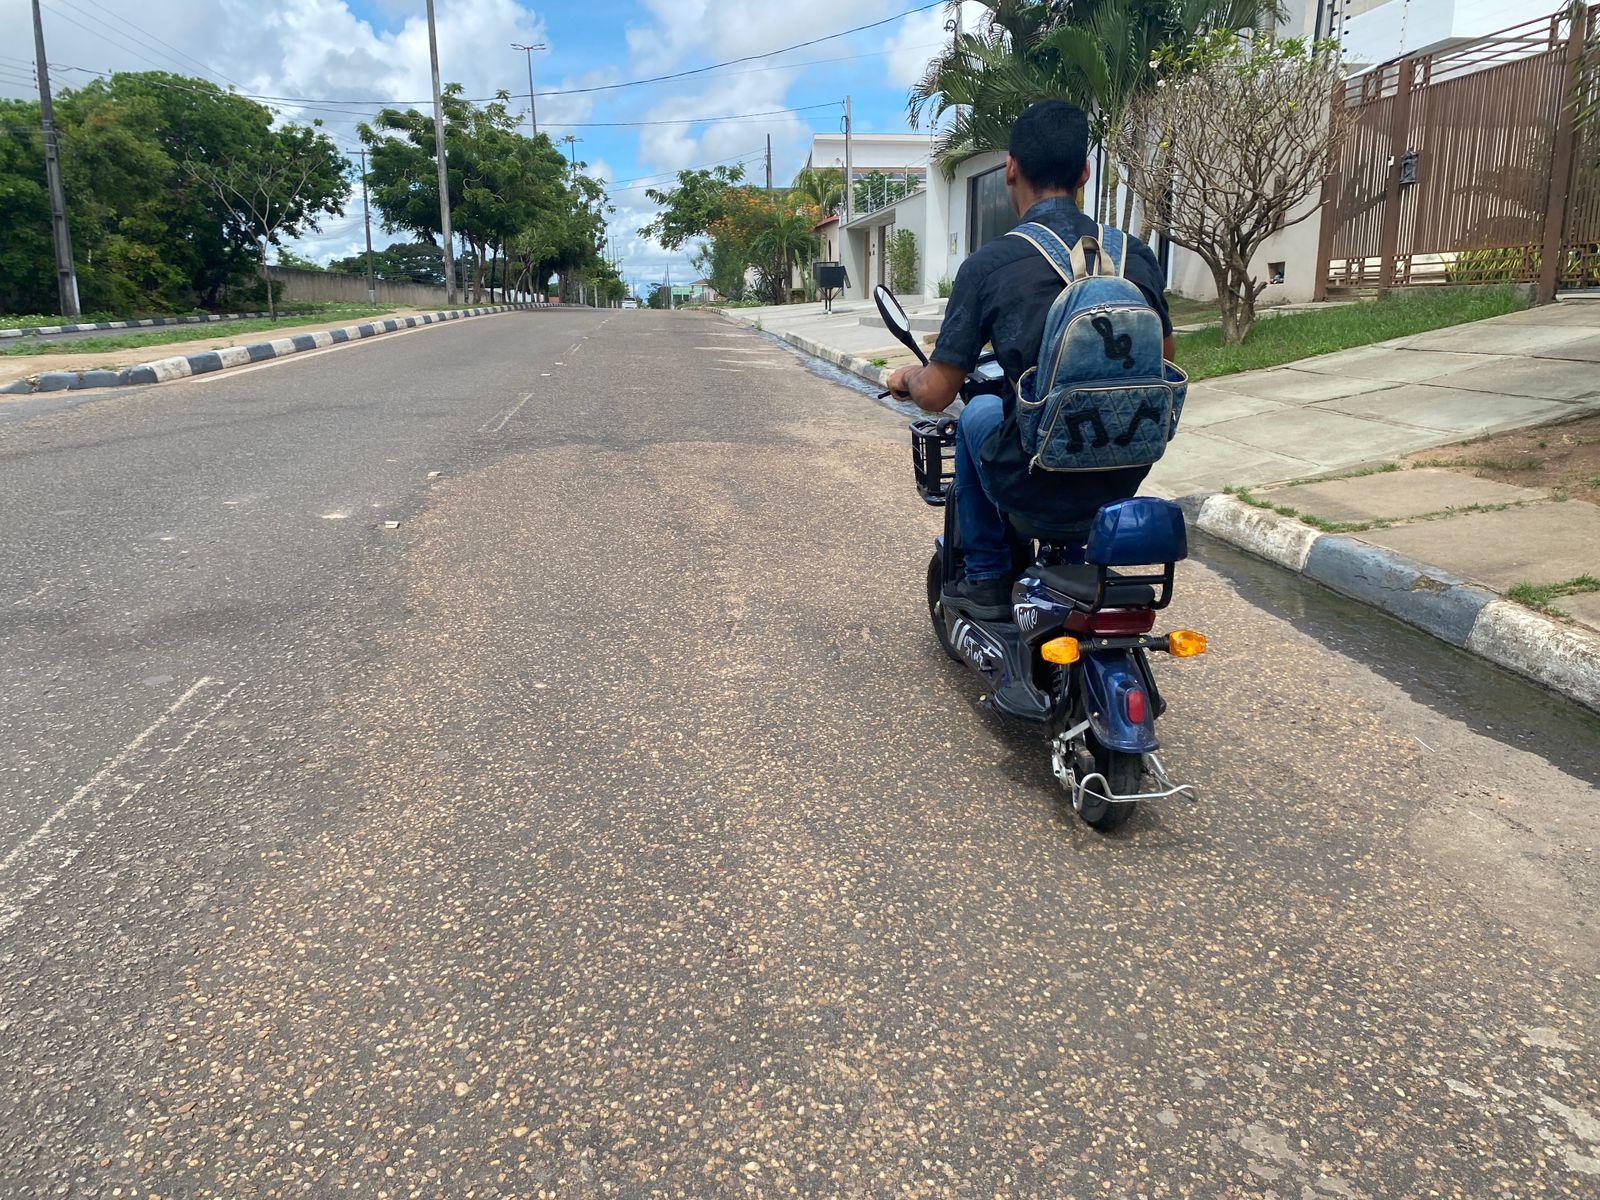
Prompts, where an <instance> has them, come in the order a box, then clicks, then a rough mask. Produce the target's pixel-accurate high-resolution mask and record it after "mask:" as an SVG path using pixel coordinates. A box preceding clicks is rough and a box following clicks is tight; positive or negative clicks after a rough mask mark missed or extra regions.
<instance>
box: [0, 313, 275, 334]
mask: <svg viewBox="0 0 1600 1200" xmlns="http://www.w3.org/2000/svg"><path fill="white" fill-rule="evenodd" d="M271 315H272V314H270V313H264V312H256V313H197V314H194V315H192V316H187V317H142V318H140V319H138V320H133V321H88V322H83V323H80V324H77V325H36V326H32V327H30V328H26V329H0V338H16V337H50V336H52V335H54V334H57V333H87V332H88V331H89V330H92V329H95V330H98V329H152V328H154V327H156V326H157V325H211V324H218V323H221V322H223V321H259V320H261V319H263V318H265V317H269V316H271Z"/></svg>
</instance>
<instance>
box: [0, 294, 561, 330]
mask: <svg viewBox="0 0 1600 1200" xmlns="http://www.w3.org/2000/svg"><path fill="white" fill-rule="evenodd" d="M522 307H524V308H526V307H530V305H523V306H522ZM531 307H533V308H544V307H546V302H545V301H542V300H535V301H533V302H532V304H531ZM279 315H280V316H281V315H282V314H279ZM289 315H291V316H293V315H294V314H292V313H291V314H289ZM272 317H273V314H272V313H264V312H250V313H195V314H192V315H190V316H187V317H140V318H138V319H137V320H131V321H90V322H84V323H80V324H77V325H38V326H30V327H28V328H24V329H0V338H18V337H50V336H51V335H53V334H57V333H88V332H90V331H99V330H103V329H154V328H156V327H157V326H160V325H220V324H222V323H223V322H226V321H264V320H270V319H272ZM306 320H308V321H314V320H316V314H315V313H309V314H307V316H306Z"/></svg>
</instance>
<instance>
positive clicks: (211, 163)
mask: <svg viewBox="0 0 1600 1200" xmlns="http://www.w3.org/2000/svg"><path fill="white" fill-rule="evenodd" d="M185 165H186V168H187V170H188V171H189V173H190V175H192V176H193V177H194V178H195V179H198V180H200V181H201V182H202V183H204V184H205V186H206V187H208V188H210V189H211V191H212V192H213V193H214V194H215V195H216V197H217V200H218V201H219V202H220V203H221V204H222V206H223V208H224V210H225V211H226V212H227V214H228V215H229V217H230V218H231V219H232V220H233V221H234V222H235V223H237V224H238V225H239V226H240V227H241V228H244V229H246V230H248V231H249V233H250V236H251V237H252V238H254V239H256V241H257V244H258V245H259V247H260V262H261V277H262V282H263V284H264V285H265V286H266V292H267V311H268V312H269V313H270V314H272V315H273V316H277V298H276V297H275V296H274V294H273V288H272V287H271V285H270V283H268V282H267V248H268V247H269V246H272V245H276V244H277V243H278V241H279V239H280V238H283V237H293V236H295V235H296V234H298V233H300V232H301V231H303V230H305V229H306V228H308V227H314V226H315V224H316V216H317V214H318V213H321V212H324V211H327V212H332V213H334V214H335V215H342V214H343V212H344V208H343V201H344V196H345V194H346V193H347V192H348V191H349V185H348V184H347V183H346V182H345V172H346V171H348V170H349V168H350V163H349V162H348V161H347V160H346V159H345V157H344V156H343V155H342V154H340V153H339V151H338V150H337V149H336V148H335V146H334V144H333V142H332V141H331V140H329V138H328V137H326V136H325V135H324V134H321V133H319V132H317V131H316V130H314V129H307V128H305V127H304V126H301V125H286V126H284V127H283V128H282V129H277V130H269V131H268V134H267V136H266V137H265V138H263V139H262V140H261V141H260V142H258V143H257V144H255V145H253V146H250V147H248V148H243V149H235V150H234V151H233V152H232V153H230V154H228V155H227V156H225V157H223V158H222V159H220V160H202V159H195V158H191V159H189V161H188V162H187V163H186V164H185Z"/></svg>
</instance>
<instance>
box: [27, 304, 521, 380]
mask: <svg viewBox="0 0 1600 1200" xmlns="http://www.w3.org/2000/svg"><path fill="white" fill-rule="evenodd" d="M542 307H544V306H543V305H536V304H500V305H496V306H494V307H493V308H456V309H450V310H448V311H446V312H436V313H424V314H422V315H421V316H416V317H390V318H388V319H387V320H383V321H370V322H367V323H366V324H362V325H347V326H345V327H343V328H341V329H325V330H322V331H321V332H319V333H301V334H296V335H294V336H293V337H286V338H278V339H277V340H275V341H271V342H259V343H257V344H256V345H253V346H228V347H225V348H224V349H221V350H206V351H203V352H201V353H199V354H181V355H177V356H176V357H173V358H162V359H157V360H156V361H154V362H147V363H140V364H138V365H137V366H133V367H121V368H119V369H117V370H101V371H45V372H43V373H41V374H39V375H30V376H28V377H27V378H26V379H19V380H17V381H16V382H15V383H11V384H8V385H7V386H6V387H0V395H28V394H31V393H34V392H62V391H81V390H83V389H85V388H105V387H133V386H137V385H140V384H147V383H169V382H171V381H172V380H174V379H187V378H188V377H190V376H191V375H205V374H208V373H209V372H211V371H221V370H225V369H226V368H228V367H242V366H246V365H248V364H250V363H258V362H266V361H267V360H269V359H274V358H285V357H287V356H288V355H291V354H300V353H302V352H304V351H306V350H321V349H322V348H323V347H325V346H336V345H338V344H340V343H341V342H355V341H360V340H361V339H362V338H369V337H376V336H378V335H379V334H383V333H393V332H395V331H396V330H399V329H415V328H417V327H419V326H422V325H436V324H438V323H440V322H443V321H459V320H464V319H465V318H467V317H483V316H488V315H490V314H492V313H503V312H521V311H524V310H527V309H532V308H542Z"/></svg>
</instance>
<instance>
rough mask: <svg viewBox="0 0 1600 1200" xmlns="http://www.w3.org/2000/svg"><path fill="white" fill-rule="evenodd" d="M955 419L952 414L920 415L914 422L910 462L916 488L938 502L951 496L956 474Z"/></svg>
mask: <svg viewBox="0 0 1600 1200" xmlns="http://www.w3.org/2000/svg"><path fill="white" fill-rule="evenodd" d="M955 446H956V423H955V420H954V419H953V418H951V417H919V418H917V419H916V420H915V421H913V422H911V466H912V469H913V470H915V471H916V473H917V491H918V492H919V493H921V495H922V498H923V499H924V500H925V501H927V502H928V503H929V504H932V505H935V506H938V505H942V504H944V502H945V501H946V500H948V499H949V498H950V485H951V484H952V483H954V482H955V476H956V456H955Z"/></svg>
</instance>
